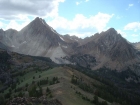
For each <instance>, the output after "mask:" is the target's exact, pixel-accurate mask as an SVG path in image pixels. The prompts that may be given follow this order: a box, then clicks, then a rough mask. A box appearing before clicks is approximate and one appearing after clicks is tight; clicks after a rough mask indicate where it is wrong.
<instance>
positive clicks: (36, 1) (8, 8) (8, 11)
mask: <svg viewBox="0 0 140 105" xmlns="http://www.w3.org/2000/svg"><path fill="white" fill-rule="evenodd" d="M61 1H63V0H0V18H1V19H13V18H14V19H15V18H18V17H17V15H19V14H23V15H35V16H47V15H48V14H50V13H51V12H53V11H56V12H57V8H58V7H57V6H58V3H59V2H61Z"/></svg>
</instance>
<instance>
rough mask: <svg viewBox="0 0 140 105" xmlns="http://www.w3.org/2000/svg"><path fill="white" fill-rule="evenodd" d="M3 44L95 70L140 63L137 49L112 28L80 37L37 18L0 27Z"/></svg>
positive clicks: (121, 69)
mask: <svg viewBox="0 0 140 105" xmlns="http://www.w3.org/2000/svg"><path fill="white" fill-rule="evenodd" d="M0 47H1V48H4V49H9V50H11V51H15V52H18V53H21V54H26V55H33V56H43V57H50V58H51V59H52V60H53V61H54V62H56V63H61V64H78V65H80V66H84V67H90V68H91V69H93V70H94V69H99V68H101V67H107V68H110V69H112V70H115V69H116V70H119V71H123V70H125V69H127V68H128V67H131V68H132V69H133V70H134V71H137V70H136V69H137V68H139V66H138V65H139V63H140V57H139V54H138V50H137V49H136V48H135V47H134V46H133V45H132V44H131V43H129V42H128V41H127V40H126V39H124V38H123V37H122V36H121V35H120V34H119V33H117V31H116V30H115V29H113V28H110V29H108V30H107V31H105V32H101V33H97V34H95V35H93V36H91V37H87V38H85V39H81V38H78V37H76V36H70V35H64V36H63V35H60V34H59V33H57V32H56V31H55V30H54V29H53V28H52V27H51V26H49V25H48V24H47V23H46V22H45V20H43V19H41V18H38V17H37V18H36V19H35V20H33V21H32V22H31V23H29V24H28V25H27V26H26V27H24V28H23V29H22V30H21V31H16V30H13V29H9V30H6V31H3V30H2V29H1V30H0ZM85 55H87V56H85ZM92 58H93V59H95V60H94V62H92V61H93V59H92ZM134 65H135V66H134ZM137 72H138V73H139V71H137ZM139 74H140V73H139Z"/></svg>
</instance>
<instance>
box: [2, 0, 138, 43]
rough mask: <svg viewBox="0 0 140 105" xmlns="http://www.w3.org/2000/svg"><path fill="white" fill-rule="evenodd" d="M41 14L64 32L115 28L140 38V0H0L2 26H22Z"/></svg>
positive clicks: (84, 34) (89, 32)
mask: <svg viewBox="0 0 140 105" xmlns="http://www.w3.org/2000/svg"><path fill="white" fill-rule="evenodd" d="M35 17H41V18H43V19H45V20H46V22H47V23H48V24H49V25H50V26H51V27H53V28H54V29H55V30H56V31H57V32H58V33H60V34H70V35H76V36H78V37H81V38H84V37H87V36H91V35H93V34H95V33H97V32H99V33H100V32H102V31H105V30H107V29H109V28H111V27H113V28H115V29H116V30H117V31H118V32H119V33H121V35H122V36H123V37H125V38H126V39H127V40H128V41H130V42H138V41H140V0H0V28H2V29H4V30H7V29H9V28H13V29H16V30H20V29H22V28H23V27H24V26H26V25H27V24H28V23H29V22H31V21H32V20H34V18H35Z"/></svg>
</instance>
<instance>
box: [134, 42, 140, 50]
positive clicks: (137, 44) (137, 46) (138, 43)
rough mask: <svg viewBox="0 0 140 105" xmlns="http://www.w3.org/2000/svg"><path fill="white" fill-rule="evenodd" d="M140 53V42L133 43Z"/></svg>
mask: <svg viewBox="0 0 140 105" xmlns="http://www.w3.org/2000/svg"><path fill="white" fill-rule="evenodd" d="M132 44H133V45H134V46H135V47H136V49H138V50H139V51H140V42H137V43H132Z"/></svg>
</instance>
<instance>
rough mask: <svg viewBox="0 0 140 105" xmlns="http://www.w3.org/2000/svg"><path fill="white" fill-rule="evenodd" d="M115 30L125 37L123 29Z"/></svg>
mask: <svg viewBox="0 0 140 105" xmlns="http://www.w3.org/2000/svg"><path fill="white" fill-rule="evenodd" d="M117 32H118V33H119V34H121V35H122V36H123V37H124V38H126V37H127V34H126V33H125V32H124V31H122V30H117Z"/></svg>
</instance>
